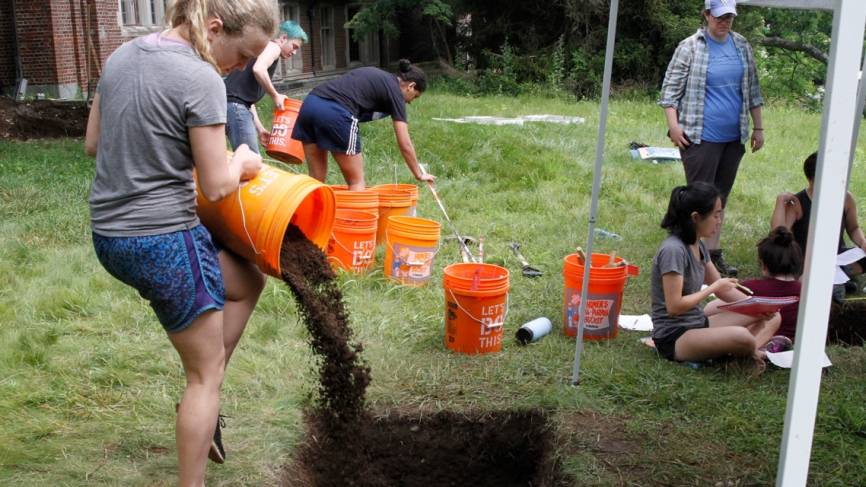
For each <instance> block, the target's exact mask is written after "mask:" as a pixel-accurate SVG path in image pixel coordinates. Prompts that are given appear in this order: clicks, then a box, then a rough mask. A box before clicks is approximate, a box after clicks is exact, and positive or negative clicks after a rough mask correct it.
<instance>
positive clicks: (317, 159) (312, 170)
mask: <svg viewBox="0 0 866 487" xmlns="http://www.w3.org/2000/svg"><path fill="white" fill-rule="evenodd" d="M304 158H305V159H306V160H307V171H308V173H309V174H310V177H311V178H313V179H316V180H319V181H321V182H323V183H324V182H325V178H327V177H328V152H327V151H323V150H322V149H319V148H318V147H317V146H316V144H315V143H314V142H305V143H304Z"/></svg>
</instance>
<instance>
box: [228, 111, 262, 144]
mask: <svg viewBox="0 0 866 487" xmlns="http://www.w3.org/2000/svg"><path fill="white" fill-rule="evenodd" d="M227 115H228V117H227V119H226V135H228V136H229V144H231V146H232V150H236V149H237V148H238V146H240V145H241V144H247V145H248V146H249V147H250V150H252V151H253V152H255V153H256V154H261V151H260V150H259V131H258V130H256V124H254V123H253V112H252V111H251V110H250V109H249V108H247V107H246V106H245V105H242V104H240V103H232V102H229V103H228V114H227Z"/></svg>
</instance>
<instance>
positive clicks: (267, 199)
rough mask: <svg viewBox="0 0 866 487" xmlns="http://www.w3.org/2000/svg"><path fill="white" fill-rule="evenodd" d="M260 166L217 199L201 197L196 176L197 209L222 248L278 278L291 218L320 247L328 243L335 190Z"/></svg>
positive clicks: (332, 218)
mask: <svg viewBox="0 0 866 487" xmlns="http://www.w3.org/2000/svg"><path fill="white" fill-rule="evenodd" d="M228 158H229V160H231V153H230V152H229V156H228ZM263 166H264V167H263V168H262V170H261V171H260V172H259V174H258V175H256V177H255V178H253V179H251V180H249V181H245V182H243V183H241V184H240V187H239V188H238V190H237V191H235V192H234V193H232V194H230V195H229V196H227V197H225V198H223V199H222V200H220V201H217V202H216V203H211V202H209V201H208V200H206V199H205V198H204V197H203V196H202V194H201V189H200V188H198V181H196V189H197V190H198V196H197V197H196V201H197V203H198V207H197V208H196V212H197V213H198V217H199V219H200V220H201V222H202V224H203V225H204V226H205V228H207V229H208V231H209V232H210V233H211V235H213V237H214V240H216V241H217V242H219V243H220V244H221V245H222V246H223V247H225V248H227V249H229V250H231V251H232V252H234V253H236V254H238V255H240V256H241V257H243V258H244V259H246V260H248V261H250V262H254V263H255V264H256V265H257V266H258V267H259V269H261V270H262V272H264V273H265V274H267V275H269V276H273V277H276V278H281V274H280V249H281V248H282V245H283V237H284V236H285V234H286V229H287V228H288V227H289V224H290V223H291V224H294V225H295V226H297V227H298V228H300V230H301V231H302V232H303V233H304V235H305V236H306V237H307V238H308V239H309V240H310V241H312V242H313V243H314V244H316V245H318V246H319V248H321V249H324V248H325V246H326V245H327V243H328V239H329V238H330V237H331V229H332V227H333V226H334V212H335V202H334V191H333V190H332V189H331V188H330V187H328V186H326V185H324V184H322V183H320V182H319V181H316V180H315V179H313V178H311V177H309V176H304V175H301V174H293V173H290V172H286V171H283V170H281V169H277V168H275V167H272V166H269V165H267V164H264V165H263Z"/></svg>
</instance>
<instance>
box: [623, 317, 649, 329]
mask: <svg viewBox="0 0 866 487" xmlns="http://www.w3.org/2000/svg"><path fill="white" fill-rule="evenodd" d="M619 327H620V328H622V329H624V330H634V331H652V329H653V320H652V318H650V316H649V315H640V316H633V315H619Z"/></svg>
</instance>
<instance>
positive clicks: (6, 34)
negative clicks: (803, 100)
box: [0, 2, 15, 92]
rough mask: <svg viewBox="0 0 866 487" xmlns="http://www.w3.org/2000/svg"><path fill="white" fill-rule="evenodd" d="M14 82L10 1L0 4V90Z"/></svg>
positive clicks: (7, 88) (6, 89)
mask: <svg viewBox="0 0 866 487" xmlns="http://www.w3.org/2000/svg"><path fill="white" fill-rule="evenodd" d="M14 83H15V40H14V38H13V36H12V3H11V2H3V3H2V4H0V92H6V91H9V90H10V89H11V87H12V86H13V85H14Z"/></svg>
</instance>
